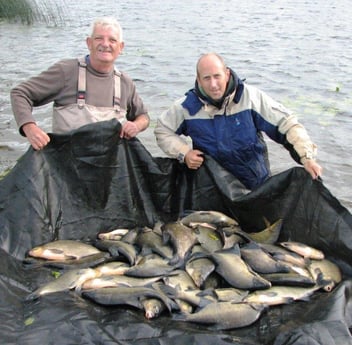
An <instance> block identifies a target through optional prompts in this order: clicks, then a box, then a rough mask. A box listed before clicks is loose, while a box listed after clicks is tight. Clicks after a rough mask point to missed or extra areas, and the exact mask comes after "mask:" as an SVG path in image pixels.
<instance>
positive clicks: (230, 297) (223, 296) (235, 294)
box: [214, 288, 249, 303]
mask: <svg viewBox="0 0 352 345" xmlns="http://www.w3.org/2000/svg"><path fill="white" fill-rule="evenodd" d="M248 293H249V291H247V290H242V289H236V288H217V289H214V294H215V295H216V297H217V300H218V301H219V302H234V303H238V302H242V301H243V299H244V298H245V297H246V296H247V295H248Z"/></svg>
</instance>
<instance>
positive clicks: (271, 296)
mask: <svg viewBox="0 0 352 345" xmlns="http://www.w3.org/2000/svg"><path fill="white" fill-rule="evenodd" d="M293 301H294V298H293V297H289V296H286V295H284V296H283V295H281V294H279V293H278V292H275V291H273V290H272V288H269V289H268V290H257V291H252V292H251V293H249V294H248V296H246V297H245V298H244V300H243V302H247V303H255V304H264V305H267V306H272V305H280V304H290V303H292V302H293Z"/></svg>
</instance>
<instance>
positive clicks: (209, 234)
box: [193, 224, 224, 253]
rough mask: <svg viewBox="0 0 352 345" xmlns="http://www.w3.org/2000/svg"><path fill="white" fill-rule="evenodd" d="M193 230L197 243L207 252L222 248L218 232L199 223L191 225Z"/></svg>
mask: <svg viewBox="0 0 352 345" xmlns="http://www.w3.org/2000/svg"><path fill="white" fill-rule="evenodd" d="M193 231H194V233H195V235H196V237H197V240H198V243H199V244H200V245H201V246H202V247H203V248H204V249H205V250H207V251H208V252H210V253H212V252H215V251H217V250H220V249H222V248H223V246H224V244H223V242H222V238H221V236H220V234H219V233H218V232H217V231H216V230H214V229H212V228H210V227H208V226H204V225H201V224H198V225H197V226H195V227H193Z"/></svg>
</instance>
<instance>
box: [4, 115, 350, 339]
mask: <svg viewBox="0 0 352 345" xmlns="http://www.w3.org/2000/svg"><path fill="white" fill-rule="evenodd" d="M119 130H120V125H119V123H118V122H117V121H115V120H112V121H108V122H101V123H97V124H92V125H87V126H84V127H82V128H80V129H78V130H76V131H73V132H71V133H68V134H65V135H51V142H50V144H49V145H48V146H47V147H46V148H45V149H44V150H42V151H38V152H35V151H33V150H32V149H29V150H28V151H27V152H26V153H25V154H24V155H23V156H22V157H21V158H20V160H19V161H18V163H17V164H16V166H15V167H14V168H13V169H12V170H11V172H10V173H9V174H8V175H7V176H6V177H5V178H4V179H3V180H1V181H0V243H1V250H0V256H1V265H0V291H1V292H0V293H1V298H0V322H1V328H0V339H1V342H2V343H3V344H38V343H40V344H137V345H138V344H205V343H207V344H208V343H209V344H275V345H279V344H287V345H288V344H290V345H291V344H292V345H293V344H295V345H297V344H341V345H342V344H343V345H346V344H352V337H351V333H350V328H351V327H352V320H351V317H352V314H351V313H352V308H351V300H352V299H351V293H352V285H351V284H352V280H351V276H352V260H351V257H352V238H351V236H352V235H351V234H352V216H351V214H350V213H349V212H348V210H347V209H346V208H344V207H343V206H342V205H341V204H340V203H339V201H338V200H337V199H336V198H335V197H334V196H333V195H332V194H331V193H330V192H329V191H328V189H327V188H326V187H325V186H324V184H323V182H322V181H313V180H311V178H310V176H309V175H308V174H307V173H306V172H305V171H304V169H302V168H298V167H297V168H293V169H290V170H287V171H285V172H283V173H281V174H278V175H276V176H273V177H272V178H271V179H269V180H268V181H267V182H266V183H265V184H264V185H263V186H262V187H260V188H258V189H257V190H255V191H252V192H250V193H248V191H247V190H245V188H244V187H243V186H242V185H241V183H240V182H239V181H238V180H237V179H235V178H234V177H233V176H232V175H231V174H229V173H227V172H226V171H225V170H224V169H222V168H221V167H220V166H219V165H218V164H217V163H216V162H215V161H214V160H212V159H211V158H210V157H206V159H205V164H204V165H203V167H202V168H201V169H199V170H197V171H190V170H188V169H186V168H185V167H184V166H183V165H181V164H179V163H178V162H177V161H175V160H172V159H168V158H157V157H152V156H151V155H150V154H149V152H148V151H147V150H146V149H145V148H144V146H143V145H142V144H141V143H140V141H139V140H138V139H133V140H129V141H126V140H121V139H120V138H119V135H118V134H119ZM185 210H217V211H221V212H224V213H226V214H227V215H229V216H231V217H234V218H236V219H237V220H238V221H239V223H240V225H241V227H242V228H243V229H244V230H246V231H259V230H261V229H263V228H264V227H265V221H264V218H265V219H267V220H268V221H269V222H274V221H276V220H277V219H278V218H282V219H283V228H282V232H281V235H280V240H292V241H300V242H303V243H306V244H309V245H312V246H314V247H316V248H318V249H321V250H322V251H323V252H324V253H325V255H326V256H327V258H329V259H331V260H332V261H334V262H336V263H338V265H339V266H340V267H341V269H342V270H343V273H344V280H343V281H342V282H341V283H340V284H339V286H338V287H336V288H335V289H334V290H333V291H332V292H331V293H326V292H318V293H316V294H314V295H313V296H312V298H311V299H310V300H309V301H304V302H303V301H302V302H295V303H292V304H290V305H285V306H280V307H271V308H270V309H269V310H268V311H267V312H265V313H264V315H263V316H262V317H261V318H260V319H259V320H258V321H257V322H256V323H255V324H253V325H252V326H250V327H246V328H243V329H234V330H230V331H221V332H219V331H214V330H212V329H211V327H205V326H201V325H196V324H191V323H184V322H179V321H176V320H172V317H171V315H169V314H163V315H161V316H160V317H159V318H156V319H153V320H147V319H146V318H145V317H144V314H143V313H142V312H141V311H140V310H135V309H133V308H129V307H126V308H122V307H112V306H111V307H102V306H99V305H97V304H95V303H93V302H91V301H88V300H86V299H84V298H82V297H81V296H80V295H78V294H77V293H75V292H74V291H66V292H60V293H55V294H51V295H47V296H43V297H41V298H40V299H38V300H35V301H26V300H25V297H26V296H27V295H28V294H29V293H30V292H32V291H33V290H34V289H36V288H37V287H39V286H40V285H41V284H43V283H44V282H47V281H48V280H49V279H51V278H52V272H51V271H52V270H51V269H49V268H43V267H42V268H33V269H29V268H28V267H27V268H26V267H25V266H24V265H23V262H22V260H23V259H24V257H25V256H26V253H27V251H28V250H29V249H30V248H32V247H34V246H36V245H38V244H42V243H45V242H49V241H53V240H55V239H77V240H81V241H84V242H89V241H91V240H92V239H95V238H96V235H97V233H98V232H102V231H108V230H112V229H115V228H118V227H119V228H125V227H128V228H133V227H136V226H137V227H138V226H149V227H152V226H153V225H154V224H155V223H156V222H157V221H159V220H160V221H163V222H166V221H169V220H176V219H177V217H179V216H180V215H181V214H182V213H183V212H184V211H185Z"/></svg>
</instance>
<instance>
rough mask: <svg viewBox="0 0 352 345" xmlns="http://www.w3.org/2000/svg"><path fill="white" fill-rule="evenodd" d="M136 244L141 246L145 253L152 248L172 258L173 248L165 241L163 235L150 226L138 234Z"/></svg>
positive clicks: (157, 252) (161, 254)
mask: <svg viewBox="0 0 352 345" xmlns="http://www.w3.org/2000/svg"><path fill="white" fill-rule="evenodd" d="M135 244H136V245H138V246H139V247H140V248H141V250H142V253H143V254H146V253H147V252H148V250H150V251H151V252H153V253H156V254H159V255H160V256H162V257H164V258H168V259H171V258H172V256H173V252H172V248H171V247H170V246H168V245H165V244H164V243H163V238H162V236H161V235H159V234H158V233H156V232H154V231H153V230H152V229H149V228H144V229H143V230H142V231H141V232H140V233H139V234H138V236H137V237H136V239H135Z"/></svg>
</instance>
